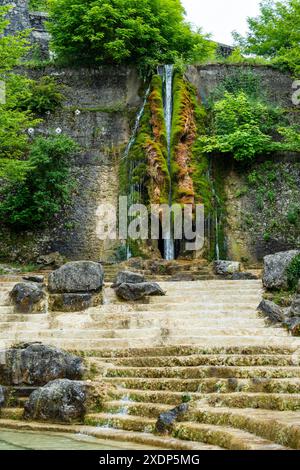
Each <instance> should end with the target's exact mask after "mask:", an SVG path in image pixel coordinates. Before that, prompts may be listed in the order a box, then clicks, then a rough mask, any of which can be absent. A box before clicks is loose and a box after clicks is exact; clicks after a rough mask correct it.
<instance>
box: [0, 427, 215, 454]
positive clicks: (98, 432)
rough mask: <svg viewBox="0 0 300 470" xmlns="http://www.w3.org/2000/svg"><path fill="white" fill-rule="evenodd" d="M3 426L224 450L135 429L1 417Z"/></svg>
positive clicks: (161, 446)
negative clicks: (135, 430) (134, 430)
mask: <svg viewBox="0 0 300 470" xmlns="http://www.w3.org/2000/svg"><path fill="white" fill-rule="evenodd" d="M0 425H1V428H7V429H16V430H17V431H22V430H25V431H28V430H29V431H33V432H35V433H40V432H50V433H51V432H58V433H66V432H67V433H71V434H82V435H87V436H91V437H95V438H98V439H108V440H110V441H112V440H113V441H117V442H126V443H128V442H132V443H135V444H141V445H143V447H142V448H143V449H147V450H151V449H168V450H172V449H174V450H193V451H195V450H223V449H221V448H220V447H219V446H212V445H209V444H204V443H201V442H193V441H189V442H188V441H182V440H179V439H176V438H173V437H169V436H164V437H162V436H155V435H153V434H150V433H139V432H133V431H123V430H122V429H113V428H107V427H104V428H100V427H94V426H84V425H78V424H77V425H66V424H63V425H59V424H49V423H36V422H28V421H26V422H24V421H17V420H9V419H0Z"/></svg>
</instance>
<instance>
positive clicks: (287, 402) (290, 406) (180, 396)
mask: <svg viewBox="0 0 300 470" xmlns="http://www.w3.org/2000/svg"><path fill="white" fill-rule="evenodd" d="M111 398H112V400H113V401H114V402H118V403H119V402H121V403H123V402H124V400H125V403H124V405H126V404H129V405H130V404H131V403H134V404H137V403H146V404H147V403H151V404H152V405H153V404H158V405H167V406H169V407H170V406H177V405H180V403H182V402H184V401H191V403H192V405H193V402H197V403H196V405H198V403H199V406H203V404H204V403H205V404H206V406H208V405H209V406H217V407H225V406H228V407H229V408H261V409H268V410H279V411H282V410H284V411H298V410H299V409H300V407H299V405H300V394H297V393H293V394H290V393H255V392H252V393H251V392H249V393H248V392H246V391H245V392H238V393H237V392H234V393H226V392H225V393H209V394H202V393H193V392H191V393H183V392H175V391H172V390H170V391H169V390H147V389H146V390H142V389H141V390H140V389H126V388H118V389H115V390H113V391H112V393H111Z"/></svg>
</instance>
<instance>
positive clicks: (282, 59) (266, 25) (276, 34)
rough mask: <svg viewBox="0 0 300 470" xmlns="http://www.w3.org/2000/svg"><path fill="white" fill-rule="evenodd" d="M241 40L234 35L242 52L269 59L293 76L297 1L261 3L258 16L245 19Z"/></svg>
mask: <svg viewBox="0 0 300 470" xmlns="http://www.w3.org/2000/svg"><path fill="white" fill-rule="evenodd" d="M248 24H249V30H250V31H249V33H248V34H247V36H246V37H245V38H243V37H241V36H239V35H238V34H235V38H236V40H237V42H238V43H239V44H240V45H241V47H242V48H243V51H244V52H245V53H250V54H257V55H260V56H264V57H268V58H271V59H273V62H274V63H276V64H279V65H281V66H283V67H285V68H289V69H290V70H292V71H293V72H295V73H299V72H300V2H299V0H281V1H277V0H262V2H261V7H260V15H259V16H258V17H257V18H249V19H248Z"/></svg>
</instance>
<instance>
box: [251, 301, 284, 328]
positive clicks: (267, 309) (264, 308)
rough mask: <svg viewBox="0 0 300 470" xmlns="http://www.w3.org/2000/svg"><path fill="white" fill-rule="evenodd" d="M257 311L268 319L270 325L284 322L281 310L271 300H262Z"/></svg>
mask: <svg viewBox="0 0 300 470" xmlns="http://www.w3.org/2000/svg"><path fill="white" fill-rule="evenodd" d="M257 310H258V311H259V312H261V313H263V314H264V315H265V316H266V317H268V319H269V320H270V321H271V322H272V323H281V322H283V321H284V320H285V316H284V313H283V310H282V309H281V308H280V307H279V306H278V305H277V304H275V303H274V302H271V300H265V299H263V300H262V301H261V303H260V304H259V306H258V307H257Z"/></svg>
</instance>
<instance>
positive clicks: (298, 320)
mask: <svg viewBox="0 0 300 470" xmlns="http://www.w3.org/2000/svg"><path fill="white" fill-rule="evenodd" d="M285 325H286V326H287V328H288V330H289V331H290V333H291V334H292V336H300V317H292V318H289V319H288V320H286V322H285Z"/></svg>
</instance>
